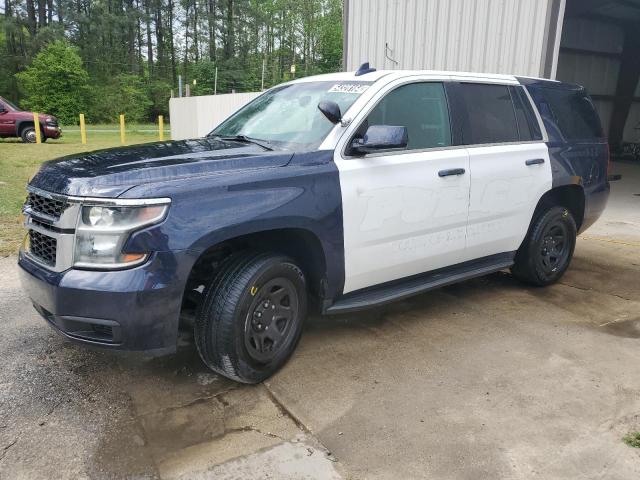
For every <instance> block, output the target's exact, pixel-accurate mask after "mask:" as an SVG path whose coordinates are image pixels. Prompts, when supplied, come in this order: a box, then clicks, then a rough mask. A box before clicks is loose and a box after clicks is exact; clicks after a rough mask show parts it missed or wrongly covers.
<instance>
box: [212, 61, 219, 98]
mask: <svg viewBox="0 0 640 480" xmlns="http://www.w3.org/2000/svg"><path fill="white" fill-rule="evenodd" d="M213 94H214V95H217V94H218V67H216V73H215V75H214V76H213Z"/></svg>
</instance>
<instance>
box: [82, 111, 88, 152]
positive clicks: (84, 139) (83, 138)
mask: <svg viewBox="0 0 640 480" xmlns="http://www.w3.org/2000/svg"><path fill="white" fill-rule="evenodd" d="M80 139H81V140H82V144H83V145H86V144H87V130H86V129H85V126H84V113H81V114H80Z"/></svg>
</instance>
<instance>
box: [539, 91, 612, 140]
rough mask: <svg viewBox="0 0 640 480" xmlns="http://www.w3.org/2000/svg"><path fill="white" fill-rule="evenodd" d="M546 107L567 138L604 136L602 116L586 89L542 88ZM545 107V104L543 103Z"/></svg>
mask: <svg viewBox="0 0 640 480" xmlns="http://www.w3.org/2000/svg"><path fill="white" fill-rule="evenodd" d="M541 91H542V93H543V96H544V99H545V100H546V103H547V105H546V107H548V110H549V113H550V114H551V116H552V119H553V120H554V122H555V124H556V125H557V126H558V128H559V129H560V132H561V133H562V136H563V137H564V138H565V140H587V139H593V138H602V137H603V136H604V134H603V132H602V126H601V124H600V118H599V117H598V114H597V113H596V109H595V107H594V106H593V103H592V102H591V99H590V98H589V96H588V95H587V94H586V92H585V91H584V90H566V89H560V88H541ZM541 107H542V108H543V109H544V108H545V105H541Z"/></svg>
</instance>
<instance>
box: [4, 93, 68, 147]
mask: <svg viewBox="0 0 640 480" xmlns="http://www.w3.org/2000/svg"><path fill="white" fill-rule="evenodd" d="M38 121H39V122H40V132H41V136H40V139H41V140H42V141H43V142H46V141H47V138H54V139H55V138H60V135H62V130H61V129H60V126H59V125H58V119H57V118H56V117H54V116H52V115H45V114H39V115H38ZM8 137H20V138H22V141H23V142H25V143H35V142H36V129H35V126H34V124H33V112H25V111H24V110H21V109H20V108H18V107H17V106H15V105H14V104H13V103H11V102H10V101H9V100H7V99H6V98H3V97H0V138H8Z"/></svg>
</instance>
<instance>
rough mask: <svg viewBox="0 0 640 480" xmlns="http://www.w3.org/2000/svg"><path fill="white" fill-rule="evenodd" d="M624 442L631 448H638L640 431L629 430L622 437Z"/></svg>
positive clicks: (639, 445)
mask: <svg viewBox="0 0 640 480" xmlns="http://www.w3.org/2000/svg"><path fill="white" fill-rule="evenodd" d="M622 441H623V442H624V443H626V444H627V445H629V446H630V447H633V448H640V432H631V433H628V434H627V435H625V436H624V437H623V439H622Z"/></svg>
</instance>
